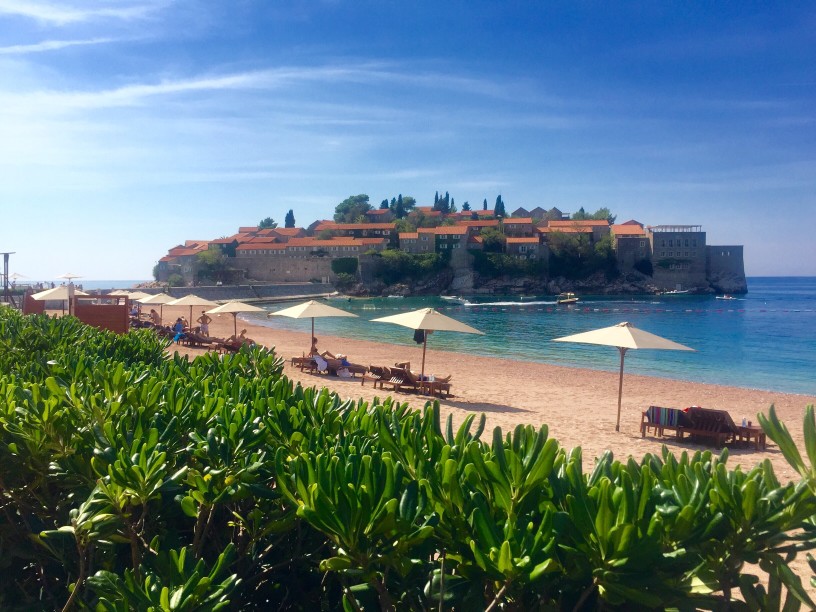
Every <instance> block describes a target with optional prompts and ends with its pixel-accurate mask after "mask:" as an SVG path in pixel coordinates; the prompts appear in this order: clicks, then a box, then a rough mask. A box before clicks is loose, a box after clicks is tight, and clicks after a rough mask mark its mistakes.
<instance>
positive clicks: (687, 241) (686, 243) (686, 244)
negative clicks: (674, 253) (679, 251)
mask: <svg viewBox="0 0 816 612" xmlns="http://www.w3.org/2000/svg"><path fill="white" fill-rule="evenodd" d="M688 243H689V239H688V238H686V242H685V244H684V245H683V246H686V247H687V246H688Z"/></svg>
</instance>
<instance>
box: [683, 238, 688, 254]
mask: <svg viewBox="0 0 816 612" xmlns="http://www.w3.org/2000/svg"><path fill="white" fill-rule="evenodd" d="M686 242H688V241H686ZM684 257H688V251H686V254H685V255H684Z"/></svg>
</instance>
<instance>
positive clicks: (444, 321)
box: [372, 308, 484, 380]
mask: <svg viewBox="0 0 816 612" xmlns="http://www.w3.org/2000/svg"><path fill="white" fill-rule="evenodd" d="M372 321H374V322H375V323H394V324H395V325H402V326H403V327H407V328H409V329H414V330H418V329H421V330H423V331H424V332H425V333H424V334H423V339H422V369H421V370H420V380H423V379H424V376H425V349H426V348H427V346H428V332H432V331H452V332H461V333H464V334H479V335H481V336H483V335H484V332H480V331H479V330H478V329H475V328H473V327H471V326H470V325H465V324H464V323H462V322H460V321H457V320H456V319H452V318H450V317H448V316H445V315H443V314H442V313H441V312H438V311H437V310H434V309H433V308H420V309H419V310H412V311H410V312H403V313H401V314H396V315H391V316H388V317H380V318H379V319H372Z"/></svg>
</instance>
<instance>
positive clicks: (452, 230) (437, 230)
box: [417, 225, 470, 236]
mask: <svg viewBox="0 0 816 612" xmlns="http://www.w3.org/2000/svg"><path fill="white" fill-rule="evenodd" d="M469 230H470V228H469V227H467V226H465V225H440V226H439V227H420V228H417V233H419V234H436V235H437V236H439V235H442V236H444V235H447V234H451V235H454V236H456V235H458V236H464V235H465V234H467V233H468V231H469Z"/></svg>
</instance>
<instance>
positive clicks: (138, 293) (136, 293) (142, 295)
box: [127, 291, 150, 302]
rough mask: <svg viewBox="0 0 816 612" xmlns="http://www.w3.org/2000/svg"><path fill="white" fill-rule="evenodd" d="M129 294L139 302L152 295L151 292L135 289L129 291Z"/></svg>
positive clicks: (133, 299)
mask: <svg viewBox="0 0 816 612" xmlns="http://www.w3.org/2000/svg"><path fill="white" fill-rule="evenodd" d="M127 296H128V297H129V298H130V299H131V300H132V301H134V302H138V301H139V300H141V299H142V298H147V297H150V294H149V293H145V292H144V291H133V292H131V293H128V294H127Z"/></svg>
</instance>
